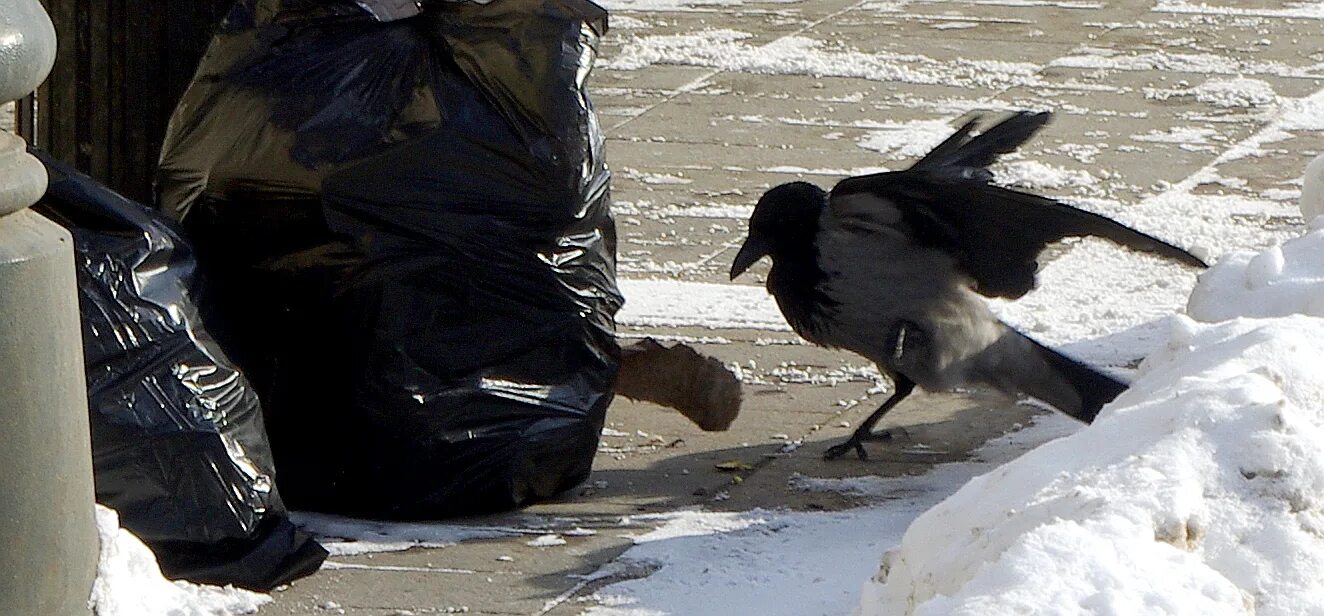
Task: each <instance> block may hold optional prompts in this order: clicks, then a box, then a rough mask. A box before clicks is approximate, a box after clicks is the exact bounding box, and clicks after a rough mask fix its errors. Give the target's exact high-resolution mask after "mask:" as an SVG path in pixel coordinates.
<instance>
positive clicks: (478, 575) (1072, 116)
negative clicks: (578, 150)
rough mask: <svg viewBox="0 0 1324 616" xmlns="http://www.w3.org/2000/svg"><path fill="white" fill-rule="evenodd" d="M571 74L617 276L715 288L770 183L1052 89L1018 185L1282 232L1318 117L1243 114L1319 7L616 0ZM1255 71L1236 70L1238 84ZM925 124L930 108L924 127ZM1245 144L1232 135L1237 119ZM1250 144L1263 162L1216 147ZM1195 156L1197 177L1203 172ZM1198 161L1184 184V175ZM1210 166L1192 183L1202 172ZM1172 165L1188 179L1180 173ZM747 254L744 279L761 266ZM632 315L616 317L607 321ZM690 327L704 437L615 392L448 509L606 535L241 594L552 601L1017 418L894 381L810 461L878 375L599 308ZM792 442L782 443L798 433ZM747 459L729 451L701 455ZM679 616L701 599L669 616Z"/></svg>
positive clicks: (675, 330)
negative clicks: (583, 420)
mask: <svg viewBox="0 0 1324 616" xmlns="http://www.w3.org/2000/svg"><path fill="white" fill-rule="evenodd" d="M608 7H609V8H611V9H612V28H613V29H612V31H611V32H610V33H609V35H608V36H607V37H606V39H605V40H604V41H603V44H602V46H601V49H600V67H599V68H598V69H597V70H596V71H595V73H594V75H593V77H592V78H591V81H590V84H591V91H592V94H593V99H594V102H595V104H596V105H597V107H598V111H599V114H600V118H601V123H602V126H603V128H604V130H605V131H606V133H607V135H608V139H609V141H608V144H607V153H608V157H609V164H610V165H611V167H612V169H613V171H614V173H615V181H614V189H613V191H614V198H615V200H616V202H617V213H618V225H619V229H620V234H621V238H622V241H621V246H620V276H621V277H622V278H627V279H667V280H676V281H681V282H709V283H723V284H726V283H727V281H726V271H727V268H728V266H729V262H730V258H731V256H732V255H733V254H734V247H735V246H737V245H738V243H739V241H740V239H741V238H742V237H743V234H744V217H745V216H747V214H748V211H749V208H750V207H751V206H752V205H753V203H754V201H755V200H756V199H757V197H758V195H759V194H760V193H761V191H763V190H765V189H766V188H768V187H769V186H771V185H773V184H776V183H781V182H785V181H790V180H792V179H797V178H800V179H808V180H810V181H815V182H817V183H819V184H821V185H824V186H828V185H830V184H831V183H832V182H834V181H835V180H836V179H837V178H839V177H841V176H842V175H844V174H847V173H854V172H858V171H860V170H866V169H873V168H878V167H887V166H893V167H896V166H899V164H905V163H904V161H907V160H910V159H913V157H914V156H913V152H912V150H914V149H915V148H914V147H913V146H915V145H917V144H920V143H921V142H923V140H925V139H931V138H934V136H935V135H939V134H941V133H942V132H943V131H944V130H946V129H945V128H943V127H945V126H947V125H948V124H950V123H952V122H953V121H954V120H955V119H956V118H957V117H959V116H961V115H962V114H964V113H966V112H967V111H970V110H974V109H1019V108H1030V109H1052V110H1055V111H1057V112H1058V116H1057V118H1056V121H1055V122H1054V123H1053V124H1051V125H1050V126H1049V128H1048V129H1047V130H1045V131H1044V133H1043V134H1042V135H1041V136H1040V137H1039V138H1038V139H1036V141H1034V142H1033V143H1032V144H1031V145H1030V146H1029V147H1027V148H1025V149H1024V150H1023V151H1022V153H1023V155H1024V159H1023V160H1025V161H1032V162H1036V163H1042V164H1043V165H1046V166H1045V167H1029V168H1028V171H1027V172H1026V173H1025V175H1024V176H1023V178H1022V179H1024V180H1025V182H1027V183H1028V184H1030V185H1031V187H1033V188H1034V189H1035V190H1038V191H1041V192H1044V193H1047V194H1051V195H1054V196H1059V197H1063V198H1068V199H1076V200H1095V201H1106V202H1109V203H1112V204H1121V205H1132V204H1138V203H1141V202H1143V201H1144V200H1145V199H1148V198H1152V197H1153V196H1154V195H1156V194H1160V193H1162V192H1164V191H1166V190H1170V189H1171V188H1172V187H1173V186H1186V185H1189V190H1190V191H1191V192H1192V193H1194V194H1202V195H1210V196H1213V197H1229V198H1231V197H1237V198H1242V199H1244V201H1245V204H1246V205H1245V206H1244V207H1242V206H1238V207H1241V209H1239V210H1237V211H1235V212H1234V213H1233V215H1235V216H1242V217H1245V218H1246V220H1248V221H1251V222H1253V223H1254V225H1256V226H1259V227H1262V228H1266V229H1274V228H1282V227H1284V226H1290V225H1296V224H1299V223H1300V221H1299V219H1297V218H1294V217H1293V215H1292V214H1291V212H1290V205H1291V203H1292V200H1293V199H1294V198H1295V191H1297V190H1299V182H1298V178H1299V176H1300V172H1301V169H1303V168H1304V166H1305V164H1306V162H1308V161H1309V160H1310V159H1311V158H1312V157H1313V156H1315V155H1316V154H1317V153H1318V152H1319V151H1321V149H1324V134H1321V133H1319V132H1318V131H1300V130H1294V129H1293V128H1292V126H1291V125H1290V123H1289V124H1287V125H1284V126H1283V132H1284V133H1285V134H1284V138H1283V139H1280V140H1270V139H1266V138H1262V137H1263V133H1262V131H1263V130H1264V129H1265V127H1266V126H1268V125H1270V123H1272V122H1275V121H1276V119H1278V118H1280V117H1281V114H1280V112H1281V111H1282V110H1284V109H1288V108H1290V107H1291V105H1292V104H1293V103H1292V99H1302V98H1305V97H1309V96H1311V95H1314V94H1316V93H1317V92H1320V91H1321V88H1324V52H1321V51H1320V50H1321V49H1324V10H1320V9H1318V8H1314V7H1313V5H1306V4H1302V3H1296V2H1285V1H1275V0H1253V1H1238V0H1209V1H1202V0H1192V1H1190V2H1187V1H1183V0H1158V1H1143V2H1142V1H1118V0H1042V1H1041V0H1032V1H1011V0H967V1H946V2H943V1H922V0H913V1H907V0H799V1H795V0H791V1H781V2H741V1H739V0H713V1H712V2H708V1H706V0H697V2H695V3H692V4H691V3H687V2H685V1H684V0H638V1H635V0H622V1H620V2H615V3H608ZM1239 79H1240V80H1241V81H1238V80H1239ZM1245 80H1253V81H1254V82H1257V83H1252V82H1250V81H1245ZM926 121H928V122H931V123H929V124H926V123H925V122H926ZM1248 140H1249V141H1248ZM1247 144H1250V145H1254V146H1256V147H1262V148H1263V149H1267V151H1268V155H1267V156H1260V157H1242V156H1234V155H1229V153H1230V152H1233V151H1234V150H1235V149H1236V148H1238V147H1244V146H1247ZM1211 170H1212V173H1209V172H1210V171H1211ZM1197 172H1201V173H1204V175H1202V176H1196V177H1195V180H1196V181H1193V182H1192V181H1191V178H1192V177H1193V174H1196V173H1197ZM1202 177H1207V178H1208V179H1207V181H1206V180H1200V179H1199V178H1202ZM1183 181H1186V182H1187V184H1186V185H1184V184H1182V183H1183ZM765 272H766V264H764V265H761V266H759V267H757V268H756V269H755V270H754V274H755V276H751V277H747V279H746V280H744V281H743V282H744V283H745V284H750V285H753V284H758V282H760V281H761V275H762V274H764V273H765ZM627 321H628V319H627ZM621 334H622V336H623V337H624V338H626V339H627V340H628V339H631V338H637V337H641V336H646V335H654V336H659V337H662V338H664V339H678V340H688V341H692V342H694V344H695V346H696V347H697V348H699V349H700V350H702V351H703V352H705V353H708V354H711V355H714V356H716V357H719V358H721V359H722V360H723V361H726V362H731V363H736V364H740V365H741V366H742V367H743V368H744V378H745V382H746V389H745V396H746V398H745V400H746V401H745V407H744V410H743V411H742V414H741V417H740V418H739V419H737V420H736V422H735V424H734V425H733V426H732V427H731V429H730V430H729V431H727V432H721V433H703V432H700V431H698V430H697V429H696V428H694V427H693V425H692V424H690V423H689V422H688V421H687V420H686V419H684V418H683V417H681V416H680V415H679V414H677V413H675V412H672V411H669V410H666V409H661V408H658V407H654V406H651V405H647V404H641V403H634V402H630V401H626V400H618V401H617V402H616V403H615V404H614V405H613V407H612V408H611V410H610V413H609V416H608V422H609V428H611V430H610V431H609V432H608V434H609V435H610V436H606V437H604V438H603V441H602V446H601V448H600V450H599V454H598V458H597V461H596V464H595V471H594V475H593V477H592V478H591V479H590V481H589V483H588V484H586V485H584V486H581V487H579V488H577V489H575V490H573V491H571V492H569V493H567V494H565V495H563V496H562V497H561V498H560V499H558V500H556V501H554V502H549V503H545V504H540V505H537V506H534V507H530V508H528V509H527V510H525V511H521V512H514V513H510V514H506V515H502V516H493V517H490V518H484V519H477V520H462V521H450V522H460V523H465V524H474V525H488V526H495V527H502V528H511V527H514V528H521V529H525V530H526V531H528V533H533V534H536V533H537V532H539V531H540V530H546V529H564V528H575V527H583V528H598V529H605V528H611V529H617V530H620V531H622V532H598V533H596V534H593V535H587V536H569V537H566V539H567V540H568V541H569V544H568V545H565V546H561V547H559V548H557V549H548V548H542V547H535V546H530V545H528V543H529V541H530V539H531V537H530V536H529V535H528V534H513V535H509V536H506V537H503V538H497V539H487V540H478V541H466V542H463V543H460V544H458V545H455V546H452V547H446V548H439V549H413V550H409V551H404V552H395V553H382V554H371V555H360V556H345V557H335V558H333V559H331V560H330V561H329V565H328V567H327V568H325V569H324V570H323V571H321V572H319V573H318V574H316V575H314V576H312V577H310V578H307V579H305V580H301V581H299V582H297V583H295V584H294V585H293V586H292V587H290V588H288V589H285V590H283V591H281V592H277V593H275V594H274V598H275V601H274V603H273V604H271V605H269V606H267V607H265V608H263V610H262V612H261V613H262V614H299V615H313V614H319V615H320V614H327V613H345V614H352V615H356V616H387V615H392V614H394V615H397V616H405V615H408V614H436V613H452V612H464V613H469V614H492V615H496V614H501V615H507V614H549V615H553V616H571V615H573V614H578V613H580V612H582V611H583V610H584V609H585V608H586V606H587V605H590V604H591V603H590V602H585V601H583V600H581V599H582V598H583V597H586V596H588V595H590V594H591V592H592V591H593V590H594V589H595V588H597V587H600V586H601V585H602V584H604V583H606V582H608V581H611V580H612V579H621V578H623V577H630V576H642V575H647V574H648V573H649V572H648V571H647V570H643V569H640V568H638V567H635V568H630V569H625V570H622V571H620V572H617V573H616V574H615V575H614V576H612V577H609V578H606V579H597V580H594V579H591V578H584V577H578V576H587V575H589V574H592V573H593V572H595V571H598V570H600V569H601V568H602V567H603V566H604V565H606V564H608V563H610V562H612V561H613V560H614V559H615V558H616V557H617V556H618V555H619V554H621V553H622V552H623V551H624V550H625V549H627V548H628V547H629V540H628V539H625V538H623V537H622V536H621V535H622V534H624V533H625V532H628V531H631V530H635V531H642V530H645V529H646V528H647V526H648V522H643V521H639V520H638V519H636V518H631V519H630V520H626V521H625V522H624V523H623V522H622V518H623V516H628V515H632V514H636V513H652V512H663V511H670V510H674V509H677V508H682V507H690V506H702V507H705V508H708V509H728V510H745V509H750V508H755V507H765V508H769V507H789V508H795V509H838V508H843V507H848V506H852V505H856V504H859V502H860V501H859V500H858V499H856V498H854V497H851V496H848V495H844V494H837V493H817V492H815V493H808V492H801V491H795V490H792V489H790V488H788V486H787V480H788V478H789V477H791V476H792V475H794V474H797V473H799V474H802V475H806V476H811V477H849V476H856V475H866V474H872V475H900V474H917V473H922V472H924V471H925V470H927V469H929V468H931V467H932V466H933V465H934V464H937V463H941V462H946V461H952V460H959V459H963V458H964V457H965V456H967V455H968V454H969V452H970V451H971V450H972V449H974V448H976V447H977V446H978V445H980V444H981V443H983V442H984V441H986V440H987V439H988V438H990V437H992V436H995V435H998V434H1002V433H1004V432H1005V431H1008V430H1011V429H1014V428H1015V427H1016V426H1017V425H1020V424H1023V423H1024V422H1026V421H1027V420H1028V418H1029V417H1030V416H1031V415H1032V414H1033V413H1034V412H1035V411H1034V410H1033V409H1031V408H1029V407H1024V406H1016V405H1006V404H998V405H994V406H992V407H990V406H989V404H988V403H987V402H984V401H981V400H980V399H978V398H977V397H971V396H966V395H953V394H918V395H915V396H912V397H911V398H910V399H908V400H907V401H906V402H905V403H903V404H902V405H901V406H900V407H898V409H897V410H895V411H894V412H893V413H892V414H891V415H890V416H889V417H888V420H887V421H885V422H884V426H888V425H898V424H903V425H904V426H905V427H906V428H907V431H906V434H907V439H908V440H909V442H910V444H914V443H918V444H922V445H924V446H926V447H927V449H921V448H917V447H912V446H909V445H908V444H907V443H906V442H899V443H897V444H896V446H888V445H878V446H875V447H873V449H872V451H873V452H874V453H873V458H872V459H871V460H870V461H869V462H860V461H857V460H855V459H854V458H848V459H843V460H839V461H836V462H832V463H825V462H823V461H822V460H821V458H820V456H821V453H822V451H823V450H824V449H825V448H826V447H828V446H829V445H831V444H834V443H835V442H838V441H839V440H840V439H842V438H844V437H845V436H847V435H848V434H849V433H850V431H851V430H852V427H851V426H853V425H855V424H856V423H857V422H859V421H860V420H861V419H863V418H864V417H865V416H866V415H867V414H868V413H869V412H870V411H871V410H872V409H873V408H874V407H875V406H876V405H877V404H878V403H879V402H880V401H881V397H882V395H880V394H878V393H875V394H872V395H871V394H869V391H870V390H871V389H875V388H876V387H877V385H878V384H877V383H876V382H875V381H874V380H873V379H872V378H870V377H869V376H868V375H867V371H866V370H865V369H866V368H867V364H866V362H865V361H864V360H862V359H861V358H859V357H856V356H853V355H850V354H847V353H840V352H834V351H826V350H823V349H818V348H814V347H810V346H806V345H804V344H802V343H799V342H798V341H797V339H796V338H795V337H794V336H792V335H791V334H789V333H787V332H783V331H763V330H750V329H732V330H711V329H704V328H698V327H683V326H682V327H648V326H643V325H630V324H629V323H628V322H627V324H626V325H624V326H622V328H621ZM788 442H802V443H803V444H802V445H801V446H799V447H798V448H788V447H786V445H787V443H788ZM732 460H740V461H743V462H745V463H746V464H747V465H748V467H749V468H747V469H745V470H740V471H738V472H735V473H732V472H727V471H723V470H720V469H718V468H717V467H716V465H717V464H718V463H720V462H727V461H732ZM690 616H703V615H690Z"/></svg>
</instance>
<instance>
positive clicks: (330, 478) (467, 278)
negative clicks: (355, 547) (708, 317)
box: [158, 0, 622, 518]
mask: <svg viewBox="0 0 1324 616" xmlns="http://www.w3.org/2000/svg"><path fill="white" fill-rule="evenodd" d="M605 27H606V13H605V12H604V11H603V10H602V9H600V8H599V7H597V6H596V5H594V4H592V3H591V2H588V1H587V0H494V1H493V2H491V3H489V4H476V3H469V2H436V3H425V4H424V5H423V10H422V12H421V13H420V14H418V15H416V16H413V17H408V18H404V19H399V20H397V21H391V22H389V23H382V22H379V21H377V20H375V19H374V18H373V17H372V15H370V14H369V13H368V12H366V11H365V10H363V9H362V8H360V6H359V5H358V3H354V2H348V1H345V2H336V1H330V2H328V1H312V0H244V1H241V2H239V3H238V4H236V6H235V7H234V9H233V11H232V12H231V14H230V15H229V16H228V18H227V19H226V21H225V22H224V23H223V24H222V26H221V28H220V30H219V32H218V34H217V36H216V37H215V39H214V40H213V42H212V45H211V47H210V48H209V50H208V52H207V55H206V56H205V57H204V59H203V61H202V64H201V66H200V68H199V71H198V74H197V76H196V77H195V79H194V82H193V84H192V85H191V86H190V88H189V90H188V92H187V93H186V94H185V95H184V98H183V100H182V101H181V103H180V105H179V107H178V108H177V109H176V111H175V114H174V116H173V117H172V119H171V122H170V128H169V131H168V136H167V139H166V145H165V148H164V150H163V154H162V160H161V166H160V171H159V177H158V195H159V202H160V205H161V207H162V208H163V209H164V210H165V211H166V212H167V213H169V214H170V215H172V216H174V217H176V218H178V219H180V220H181V221H182V223H183V226H184V228H185V229H186V231H187V232H188V234H189V238H190V240H192V242H193V243H194V246H195V247H196V250H197V252H198V259H199V263H200V266H201V268H202V269H203V271H204V272H205V273H206V274H207V277H208V281H209V284H212V285H214V290H215V293H214V294H213V295H212V297H214V298H215V301H213V302H211V303H209V304H208V305H207V306H206V307H204V309H205V310H206V314H205V316H206V317H207V319H208V325H209V326H210V327H211V328H212V329H211V331H212V333H213V335H215V336H216V338H217V339H218V340H220V341H221V343H222V344H223V345H224V347H225V348H226V350H227V352H228V353H230V354H231V356H232V357H233V358H234V359H235V360H236V362H237V363H238V364H239V365H240V366H241V367H242V368H243V369H244V371H245V373H246V374H247V375H248V376H249V377H250V378H251V379H252V381H253V383H254V384H255V387H256V388H257V390H258V393H259V395H260V397H261V399H262V402H263V407H264V410H265V413H266V416H267V425H268V429H269V433H270V435H271V441H272V447H273V450H274V452H275V457H276V463H277V467H278V468H279V469H280V483H281V491H282V494H283V495H284V496H285V498H286V499H287V501H289V502H290V504H291V506H293V507H295V508H298V509H315V510H320V511H328V512H335V513H343V514H350V515H359V516H371V517H381V518H436V517H442V516H450V515H458V514H470V513H481V512H488V511H495V510H502V509H508V508H511V507H517V506H520V505H523V504H525V503H528V502H531V501H534V500H538V499H544V498H548V497H550V496H553V495H555V494H557V493H558V492H561V491H563V490H566V489H568V488H570V487H572V486H574V485H576V484H578V483H580V482H582V481H583V480H584V479H586V478H587V476H588V473H589V471H590V467H591V463H592V458H593V455H594V453H595V451H596V447H597V441H598V435H599V432H600V430H601V428H602V424H603V421H604V417H605V413H606V408H607V405H608V404H609V403H610V401H611V397H612V395H611V384H612V381H613V379H614V376H615V372H616V369H617V367H618V362H619V349H618V347H617V346H616V342H615V337H614V329H615V325H614V314H615V312H616V310H617V309H618V308H619V306H620V304H621V301H622V300H621V298H620V295H619V293H618V291H617V289H616V285H615V228H614V223H613V221H612V219H611V215H610V212H609V191H608V180H609V174H608V172H607V170H606V168H605V165H604V163H603V158H602V141H603V139H602V135H601V132H600V130H599V129H598V126H597V123H596V120H595V118H594V114H593V110H592V107H591V105H590V103H589V100H588V96H587V94H586V91H585V83H584V80H585V79H586V78H587V75H588V71H589V68H590V67H591V65H592V62H593V58H594V46H595V45H596V43H597V39H598V37H599V36H600V35H601V34H602V33H603V31H604V30H605Z"/></svg>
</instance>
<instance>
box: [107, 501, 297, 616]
mask: <svg viewBox="0 0 1324 616" xmlns="http://www.w3.org/2000/svg"><path fill="white" fill-rule="evenodd" d="M96 517H97V534H98V535H99V536H100V540H101V561H100V564H99V565H98V567H97V578H96V582H94V583H93V585H92V597H91V599H90V600H89V602H88V605H89V606H90V607H91V608H92V609H93V610H94V611H95V613H96V616H230V615H232V614H252V613H253V612H256V611H257V610H258V608H259V607H261V606H262V604H264V603H268V602H270V601H271V597H269V596H267V595H263V594H258V593H254V592H249V591H246V590H240V589H238V588H233V587H229V586H227V587H224V588H220V587H217V586H204V585H199V584H190V583H188V582H182V581H174V582H172V581H170V580H167V579H166V578H165V577H164V576H162V575H161V567H160V566H159V565H157V564H156V556H155V555H153V554H152V551H151V550H149V549H148V548H147V546H146V545H144V544H143V542H142V541H140V540H139V539H138V538H137V537H135V536H134V535H133V533H131V532H129V531H127V530H125V529H123V528H120V523H119V522H120V518H119V514H117V513H116V512H115V510H114V509H111V508H109V507H105V506H102V505H97V506H96Z"/></svg>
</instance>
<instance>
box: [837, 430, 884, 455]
mask: <svg viewBox="0 0 1324 616" xmlns="http://www.w3.org/2000/svg"><path fill="white" fill-rule="evenodd" d="M890 440H892V433H891V432H890V431H888V430H883V431H882V432H866V433H864V434H860V433H859V432H856V433H855V434H852V435H851V437H850V438H849V439H846V442H844V443H841V444H838V445H833V446H831V447H828V449H827V451H825V452H823V459H824V460H835V459H837V458H840V457H841V456H843V455H846V452H848V451H851V450H854V451H855V455H857V456H859V457H860V459H861V460H864V461H868V460H869V454H868V453H867V452H865V451H864V442H865V441H890Z"/></svg>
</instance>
